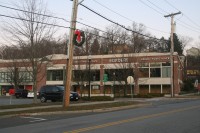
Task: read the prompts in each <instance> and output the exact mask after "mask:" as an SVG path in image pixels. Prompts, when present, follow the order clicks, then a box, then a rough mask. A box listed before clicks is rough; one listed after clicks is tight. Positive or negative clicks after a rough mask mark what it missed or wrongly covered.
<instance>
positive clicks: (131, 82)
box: [127, 76, 133, 84]
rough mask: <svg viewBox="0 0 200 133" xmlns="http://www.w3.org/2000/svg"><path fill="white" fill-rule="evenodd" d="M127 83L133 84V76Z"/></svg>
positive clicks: (128, 78) (129, 77)
mask: <svg viewBox="0 0 200 133" xmlns="http://www.w3.org/2000/svg"><path fill="white" fill-rule="evenodd" d="M127 83H128V84H133V76H128V77H127Z"/></svg>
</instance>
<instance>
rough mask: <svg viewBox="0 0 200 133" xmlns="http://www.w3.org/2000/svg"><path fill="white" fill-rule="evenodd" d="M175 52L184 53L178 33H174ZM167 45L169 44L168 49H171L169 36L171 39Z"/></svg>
mask: <svg viewBox="0 0 200 133" xmlns="http://www.w3.org/2000/svg"><path fill="white" fill-rule="evenodd" d="M173 38H174V40H173V41H174V52H177V53H178V54H179V55H183V45H182V43H181V42H180V40H179V39H178V36H177V34H176V33H174V36H173ZM167 46H168V48H167V49H168V51H170V49H171V37H170V38H169V41H168V43H167Z"/></svg>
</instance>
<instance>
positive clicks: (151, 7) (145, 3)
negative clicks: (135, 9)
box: [139, 0, 164, 16]
mask: <svg viewBox="0 0 200 133" xmlns="http://www.w3.org/2000/svg"><path fill="white" fill-rule="evenodd" d="M139 1H140V2H141V3H142V4H144V5H146V6H148V7H149V8H151V9H152V10H154V11H155V12H157V13H158V14H160V15H162V16H163V15H164V14H163V13H161V12H159V11H158V10H156V9H155V8H153V7H151V6H149V5H148V4H146V3H145V2H144V1H142V0H139Z"/></svg>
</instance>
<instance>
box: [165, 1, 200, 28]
mask: <svg viewBox="0 0 200 133" xmlns="http://www.w3.org/2000/svg"><path fill="white" fill-rule="evenodd" d="M164 1H165V2H166V3H167V4H168V5H170V6H171V7H172V8H174V9H176V10H177V11H180V10H179V9H178V8H176V7H175V6H174V5H172V4H171V3H170V2H169V1H167V0H164ZM182 14H183V16H185V17H186V18H187V19H188V20H189V21H190V22H191V23H193V24H194V25H196V26H197V27H198V29H199V28H200V25H198V24H197V23H196V22H194V21H193V20H192V19H190V18H189V17H188V16H187V15H186V14H185V13H183V12H182ZM178 21H179V22H182V21H180V19H178ZM182 23H183V24H185V25H187V26H190V27H192V28H194V27H193V26H191V25H189V24H186V23H185V22H182ZM188 29H190V28H188ZM195 29H196V28H195ZM193 31H194V30H193Z"/></svg>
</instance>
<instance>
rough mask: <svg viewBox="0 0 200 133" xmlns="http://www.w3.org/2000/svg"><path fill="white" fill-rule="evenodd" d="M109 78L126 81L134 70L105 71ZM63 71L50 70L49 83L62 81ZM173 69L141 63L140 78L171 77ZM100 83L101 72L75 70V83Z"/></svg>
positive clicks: (156, 64)
mask: <svg viewBox="0 0 200 133" xmlns="http://www.w3.org/2000/svg"><path fill="white" fill-rule="evenodd" d="M104 73H105V74H107V76H108V81H115V80H116V81H124V79H126V78H127V75H134V72H133V69H132V68H129V69H104ZM64 74H65V73H63V70H48V71H47V81H62V80H63V79H64ZM170 75H171V67H170V64H169V63H141V64H140V68H139V78H150V77H162V78H166V77H170ZM89 80H90V81H100V70H90V71H89V70H88V69H86V70H74V71H73V81H89Z"/></svg>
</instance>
